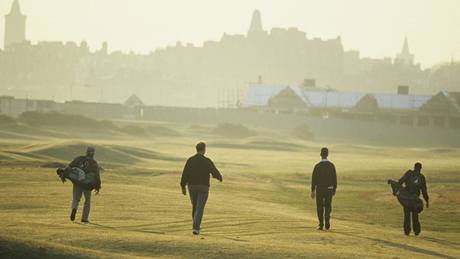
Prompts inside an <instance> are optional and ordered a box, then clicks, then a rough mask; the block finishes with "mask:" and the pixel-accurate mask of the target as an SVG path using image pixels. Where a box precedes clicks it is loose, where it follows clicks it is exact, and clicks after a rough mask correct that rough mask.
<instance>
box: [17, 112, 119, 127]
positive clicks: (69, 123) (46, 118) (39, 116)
mask: <svg viewBox="0 0 460 259" xmlns="http://www.w3.org/2000/svg"><path fill="white" fill-rule="evenodd" d="M18 120H19V121H21V122H23V123H25V124H28V125H30V126H37V127H39V126H52V127H71V128H87V129H107V128H109V129H112V128H114V125H113V123H112V122H111V121H106V120H102V121H99V120H94V119H91V118H88V117H85V116H82V115H75V114H63V113H58V112H24V113H22V114H21V115H20V116H19V118H18Z"/></svg>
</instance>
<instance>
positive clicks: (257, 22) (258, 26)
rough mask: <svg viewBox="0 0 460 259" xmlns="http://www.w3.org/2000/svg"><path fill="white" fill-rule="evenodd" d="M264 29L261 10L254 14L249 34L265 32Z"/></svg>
mask: <svg viewBox="0 0 460 259" xmlns="http://www.w3.org/2000/svg"><path fill="white" fill-rule="evenodd" d="M263 31H264V29H263V27H262V18H261V15H260V11H259V10H255V11H254V12H253V13H252V20H251V26H250V27H249V31H248V33H253V32H256V33H257V32H263Z"/></svg>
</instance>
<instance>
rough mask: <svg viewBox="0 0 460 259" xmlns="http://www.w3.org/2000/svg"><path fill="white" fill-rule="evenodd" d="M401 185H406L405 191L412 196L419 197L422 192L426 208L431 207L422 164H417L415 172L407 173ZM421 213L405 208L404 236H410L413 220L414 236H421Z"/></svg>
mask: <svg viewBox="0 0 460 259" xmlns="http://www.w3.org/2000/svg"><path fill="white" fill-rule="evenodd" d="M399 184H401V185H404V189H406V190H407V191H408V192H409V193H411V194H415V195H417V197H418V196H420V192H421V193H422V195H423V199H424V200H425V202H426V207H427V208H428V207H429V206H430V205H429V197H428V191H427V188H426V181H425V176H424V175H423V174H422V164H421V163H418V162H417V163H415V165H414V170H409V171H407V172H406V173H405V174H404V175H403V176H402V177H401V179H399ZM422 206H423V205H422ZM422 208H423V207H422ZM419 213H420V212H419V211H418V210H416V209H414V208H409V207H404V234H406V235H409V234H410V232H411V219H412V228H413V230H414V234H415V235H416V236H418V235H419V234H420V231H421V230H422V228H421V226H420V221H419V218H418V214H419Z"/></svg>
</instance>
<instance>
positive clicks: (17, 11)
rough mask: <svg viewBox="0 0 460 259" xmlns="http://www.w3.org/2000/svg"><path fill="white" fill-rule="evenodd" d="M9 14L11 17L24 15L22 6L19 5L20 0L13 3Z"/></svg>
mask: <svg viewBox="0 0 460 259" xmlns="http://www.w3.org/2000/svg"><path fill="white" fill-rule="evenodd" d="M9 14H10V15H17V14H20V15H22V13H21V6H20V5H19V0H14V1H13V4H12V5H11V11H10V13H9Z"/></svg>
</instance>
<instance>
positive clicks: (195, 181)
mask: <svg viewBox="0 0 460 259" xmlns="http://www.w3.org/2000/svg"><path fill="white" fill-rule="evenodd" d="M210 174H211V175H212V177H214V178H216V179H219V180H222V175H221V174H220V172H219V170H217V168H216V166H215V165H214V163H213V162H212V161H211V159H209V158H207V157H205V156H204V155H202V154H199V153H197V154H196V155H194V156H192V157H190V158H189V159H188V160H187V163H185V167H184V171H183V172H182V178H181V181H180V185H181V186H182V188H184V187H185V186H186V185H207V186H209V179H210V176H209V175H210Z"/></svg>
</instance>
